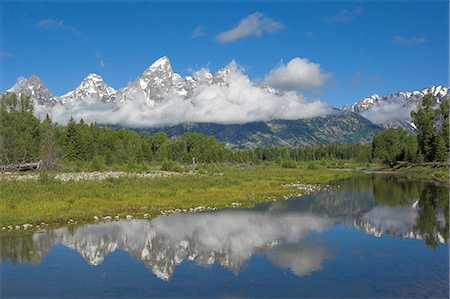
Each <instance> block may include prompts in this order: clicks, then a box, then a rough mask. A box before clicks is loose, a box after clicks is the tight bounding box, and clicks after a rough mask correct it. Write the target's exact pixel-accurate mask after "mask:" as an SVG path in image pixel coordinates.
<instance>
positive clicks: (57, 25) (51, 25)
mask: <svg viewBox="0 0 450 299" xmlns="http://www.w3.org/2000/svg"><path fill="white" fill-rule="evenodd" d="M36 27H38V28H41V29H47V30H53V31H56V30H66V31H68V32H70V33H72V34H73V35H75V36H78V37H82V36H84V35H83V34H82V33H81V32H80V31H78V30H77V29H76V28H74V27H72V26H68V25H65V24H64V20H58V19H52V18H49V19H44V20H40V21H39V22H37V23H36Z"/></svg>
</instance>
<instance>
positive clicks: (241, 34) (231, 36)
mask: <svg viewBox="0 0 450 299" xmlns="http://www.w3.org/2000/svg"><path fill="white" fill-rule="evenodd" d="M282 28H283V25H282V24H281V23H279V22H277V21H275V20H272V19H270V18H267V17H265V16H264V15H263V14H262V13H259V12H255V13H253V14H251V15H249V16H247V17H245V18H244V19H242V20H241V21H240V22H239V24H238V25H237V26H236V27H234V28H232V29H230V30H228V31H225V32H222V33H220V34H219V35H217V37H216V39H217V40H218V41H219V42H221V43H226V42H232V41H235V40H238V39H240V38H245V37H248V36H261V35H263V34H264V33H267V32H268V33H272V32H275V31H277V30H280V29H282Z"/></svg>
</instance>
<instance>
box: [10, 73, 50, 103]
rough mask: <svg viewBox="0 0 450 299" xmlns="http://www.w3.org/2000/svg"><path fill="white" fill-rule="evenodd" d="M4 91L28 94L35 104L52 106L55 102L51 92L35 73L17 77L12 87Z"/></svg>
mask: <svg viewBox="0 0 450 299" xmlns="http://www.w3.org/2000/svg"><path fill="white" fill-rule="evenodd" d="M6 93H15V94H18V95H20V94H24V95H27V96H30V98H31V99H32V100H33V101H34V102H35V104H37V105H49V106H52V105H54V104H55V101H54V99H53V95H52V93H51V92H50V90H48V88H47V86H45V84H44V83H43V82H42V81H41V79H40V78H39V77H38V76H36V75H33V76H31V77H29V78H21V79H19V80H18V81H17V83H16V84H14V86H13V87H11V88H10V89H8V90H7V91H6Z"/></svg>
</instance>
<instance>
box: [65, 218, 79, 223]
mask: <svg viewBox="0 0 450 299" xmlns="http://www.w3.org/2000/svg"><path fill="white" fill-rule="evenodd" d="M76 223H77V222H76V221H75V220H73V219H69V221H67V224H76Z"/></svg>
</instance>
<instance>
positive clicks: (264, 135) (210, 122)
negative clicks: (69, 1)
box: [5, 57, 449, 147]
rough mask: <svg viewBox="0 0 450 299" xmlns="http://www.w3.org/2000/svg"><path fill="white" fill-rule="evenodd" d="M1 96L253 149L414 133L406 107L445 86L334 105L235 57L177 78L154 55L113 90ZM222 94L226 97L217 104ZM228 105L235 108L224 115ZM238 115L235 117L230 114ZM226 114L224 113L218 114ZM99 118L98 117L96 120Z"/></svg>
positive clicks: (60, 113)
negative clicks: (261, 80) (266, 80)
mask: <svg viewBox="0 0 450 299" xmlns="http://www.w3.org/2000/svg"><path fill="white" fill-rule="evenodd" d="M236 74H237V75H236ZM5 93H16V94H25V95H29V96H30V97H31V99H32V100H33V102H34V103H35V106H36V109H35V110H36V111H37V113H38V114H39V115H38V116H39V117H43V116H44V115H45V114H44V113H49V114H50V115H51V116H52V117H55V118H56V121H60V122H62V121H64V120H67V118H68V117H70V116H71V115H73V116H74V117H76V118H81V117H83V118H85V120H86V118H87V120H88V121H96V122H97V123H100V124H105V125H114V126H119V127H122V126H126V127H129V128H133V129H146V130H149V131H152V132H156V131H165V132H166V133H167V134H168V135H170V136H173V135H180V134H182V133H183V132H186V131H193V132H200V133H204V134H209V135H214V136H216V137H217V139H218V140H219V141H224V142H226V143H227V144H228V145H229V146H230V147H255V146H261V145H286V146H298V145H307V144H326V143H359V142H369V141H370V140H371V137H372V136H373V134H374V133H375V132H377V131H379V130H381V129H382V128H383V127H385V128H390V127H393V128H403V129H406V130H408V131H410V132H414V130H415V126H414V124H413V123H412V122H411V118H410V111H411V110H413V109H415V108H416V106H417V105H418V104H419V103H420V101H421V99H422V97H423V96H424V95H425V94H427V93H432V94H434V95H435V96H436V97H437V99H438V102H439V101H441V100H442V99H444V98H445V97H448V94H449V91H448V87H446V86H431V87H428V88H425V89H423V90H419V91H412V92H398V93H394V94H388V95H385V96H379V95H377V94H375V95H372V96H370V97H367V98H363V99H361V100H359V101H357V102H355V103H353V104H351V105H347V106H344V107H343V108H342V109H336V108H332V107H329V106H328V105H326V104H324V103H321V102H318V101H316V102H307V101H306V100H304V99H303V98H302V97H301V96H298V95H293V94H292V93H289V92H283V91H281V90H278V89H275V88H272V87H270V86H266V85H262V84H257V83H255V82H252V81H251V80H250V79H249V78H248V77H247V76H245V75H242V74H241V73H239V70H238V67H237V65H236V64H235V63H234V62H232V63H231V64H230V65H229V66H227V67H224V68H222V69H219V70H218V71H217V72H215V73H214V74H213V73H210V72H209V71H208V70H207V69H200V70H199V71H196V72H193V73H192V75H191V76H185V77H183V76H181V75H180V74H178V73H175V72H174V71H173V69H172V66H171V63H170V60H169V59H168V58H167V57H161V58H160V59H158V60H157V61H155V62H154V63H153V64H152V65H151V66H150V67H148V68H147V69H146V70H145V71H144V72H143V73H142V75H141V76H140V77H138V78H137V79H136V80H134V81H132V82H130V83H129V84H128V85H127V86H125V87H123V88H121V89H118V90H116V89H114V88H112V87H110V86H109V85H108V84H106V83H105V82H104V80H103V79H102V77H101V76H99V75H97V74H89V75H88V76H87V77H86V78H85V79H84V80H83V81H82V82H81V83H80V85H79V86H78V87H76V88H75V89H74V90H72V91H70V92H68V93H66V94H64V95H61V96H54V95H53V94H52V93H51V92H50V90H49V89H48V88H47V87H46V85H45V84H44V83H43V82H42V81H41V79H40V78H39V77H38V76H36V75H34V76H31V77H29V78H23V79H20V80H19V81H18V82H17V83H16V84H15V85H14V86H13V87H11V88H10V89H8V90H7V91H6V92H5ZM247 97H256V98H255V103H258V105H259V103H261V104H260V105H261V107H245V103H244V102H245V101H246V100H247ZM199 98H200V99H201V100H199ZM222 98H225V100H224V101H222V102H220V103H219V104H217V103H216V102H218V101H220V100H221V99H222ZM259 99H262V100H261V101H259ZM263 100H264V101H265V102H264V101H263ZM136 103H142V105H141V106H135V105H136ZM101 104H104V105H101ZM228 104H229V105H230V106H233V107H235V108H237V109H235V110H233V109H231V108H230V111H229V112H228V108H227V105H228ZM264 104H266V106H264ZM241 106H242V107H243V108H242V109H240V107H241ZM130 107H132V108H130ZM186 107H187V108H186ZM93 109H94V110H93ZM183 109H184V110H183ZM176 110H180V111H178V112H177V111H176ZM241 110H242V111H241ZM161 111H162V112H161ZM303 111H306V112H303ZM146 112H148V113H149V114H148V115H147V114H146ZM240 112H242V115H241V116H237V118H235V117H234V116H235V115H238V114H239V113H240ZM226 113H229V114H230V116H227V118H226V117H223V119H222V118H221V117H222V116H223V115H226ZM98 115H101V117H102V118H100V119H97V118H96V117H97V116H98ZM199 115H201V117H199ZM247 116H248V121H247V118H246V117H247ZM216 118H217V119H216ZM228 118H229V119H231V120H228ZM124 119H125V120H124Z"/></svg>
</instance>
